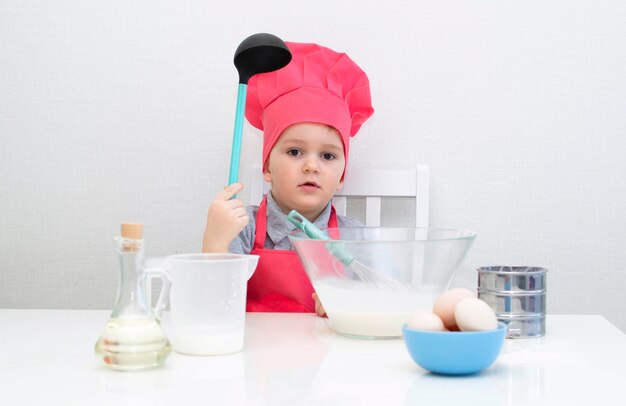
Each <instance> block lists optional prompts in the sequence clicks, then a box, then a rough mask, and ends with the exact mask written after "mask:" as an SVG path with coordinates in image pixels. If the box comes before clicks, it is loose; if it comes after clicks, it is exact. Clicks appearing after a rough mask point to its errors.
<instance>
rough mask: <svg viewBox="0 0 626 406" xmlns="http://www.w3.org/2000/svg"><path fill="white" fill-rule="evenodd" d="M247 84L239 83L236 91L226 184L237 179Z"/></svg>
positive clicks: (230, 183)
mask: <svg viewBox="0 0 626 406" xmlns="http://www.w3.org/2000/svg"><path fill="white" fill-rule="evenodd" d="M247 92H248V85H247V84H245V83H240V84H239V90H238V91H237V110H236V111H235V131H234V132H233V147H232V151H231V153H230V172H229V174H228V184H229V185H232V184H233V183H235V182H237V181H238V180H239V160H240V157H241V135H242V133H243V117H244V113H245V111H246V94H247Z"/></svg>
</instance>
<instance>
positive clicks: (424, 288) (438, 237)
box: [289, 227, 476, 338]
mask: <svg viewBox="0 0 626 406" xmlns="http://www.w3.org/2000/svg"><path fill="white" fill-rule="evenodd" d="M323 231H324V232H325V233H327V234H328V235H329V236H331V238H332V239H333V241H326V240H313V239H310V238H309V237H307V235H306V234H304V233H303V232H302V231H295V232H293V233H291V234H290V235H289V239H290V241H291V244H292V245H293V247H294V249H295V251H296V252H297V254H298V257H299V258H300V261H301V262H302V264H303V265H304V270H305V271H306V273H307V275H308V276H309V279H310V280H311V283H312V284H313V287H314V288H315V291H316V292H317V294H318V295H319V298H320V301H321V302H322V305H323V306H324V309H325V310H326V313H327V315H328V322H329V325H330V327H331V328H332V329H333V330H334V331H336V332H337V333H339V334H342V335H346V336H352V337H359V338H398V337H402V326H403V325H404V324H405V323H406V322H407V321H408V319H409V318H410V317H411V315H413V314H415V313H416V312H419V311H432V306H433V303H434V301H435V298H436V297H437V296H438V295H439V294H440V293H441V292H443V291H444V290H446V289H447V288H448V286H449V284H450V282H451V281H452V278H453V277H454V274H455V272H456V270H457V269H458V267H459V265H460V264H461V262H462V261H463V259H464V258H465V255H466V254H467V252H468V251H469V249H470V247H471V245H472V243H473V242H474V239H475V238H476V233H474V232H471V231H465V230H456V229H445V228H383V227H357V228H330V229H325V230H323Z"/></svg>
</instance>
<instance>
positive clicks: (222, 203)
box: [202, 182, 250, 252]
mask: <svg viewBox="0 0 626 406" xmlns="http://www.w3.org/2000/svg"><path fill="white" fill-rule="evenodd" d="M241 189H243V185H242V184H241V183H238V182H237V183H233V184H232V185H229V186H228V187H226V188H224V190H223V191H222V192H220V193H218V195H217V196H216V197H215V200H213V203H211V206H210V207H209V213H208V214H207V220H206V227H205V229H204V239H203V241H202V251H203V252H228V246H229V245H230V243H231V242H232V241H233V240H234V239H235V237H236V236H237V234H239V233H240V232H241V230H243V228H244V227H245V226H246V225H247V224H248V222H249V221H250V219H249V218H248V214H247V213H246V209H245V207H244V206H243V202H242V201H241V200H239V199H232V200H231V198H232V197H233V196H234V195H235V194H237V193H238V192H239V191H240V190H241Z"/></svg>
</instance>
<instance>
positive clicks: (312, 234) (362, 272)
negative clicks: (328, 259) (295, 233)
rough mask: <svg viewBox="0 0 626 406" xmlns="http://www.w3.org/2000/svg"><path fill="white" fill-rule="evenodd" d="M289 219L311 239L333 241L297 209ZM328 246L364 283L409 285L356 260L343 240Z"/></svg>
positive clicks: (390, 285) (395, 286)
mask: <svg viewBox="0 0 626 406" xmlns="http://www.w3.org/2000/svg"><path fill="white" fill-rule="evenodd" d="M287 219H288V220H289V221H290V222H291V223H293V224H294V225H295V226H296V227H298V229H300V230H301V231H303V232H304V234H306V236H307V237H309V238H311V239H315V240H330V241H332V240H331V238H330V237H329V236H327V235H326V234H325V233H324V232H323V231H322V230H320V229H319V228H317V226H315V225H314V224H313V223H311V222H310V221H309V220H307V219H306V218H305V217H304V216H303V215H302V214H300V213H298V212H297V211H296V210H292V211H291V212H290V213H289V214H288V215H287ZM326 248H327V249H328V251H329V252H330V253H331V254H332V256H333V257H335V258H337V259H338V260H339V261H340V262H341V263H342V264H344V265H345V266H347V267H349V268H350V270H352V271H353V272H354V273H355V274H356V275H357V276H358V277H359V278H360V279H361V280H362V281H363V282H364V283H366V284H370V285H374V286H376V287H383V286H384V287H386V288H392V289H403V290H404V289H407V286H405V285H403V284H402V283H400V282H398V281H397V280H395V279H393V278H389V277H387V276H385V275H381V274H380V273H378V272H376V271H374V270H373V269H371V268H370V267H368V266H367V265H365V264H364V263H362V262H360V261H358V260H356V259H355V258H354V257H353V256H352V255H351V254H350V253H349V252H348V250H347V249H346V248H345V245H344V244H342V243H341V242H334V241H333V242H329V243H327V244H326Z"/></svg>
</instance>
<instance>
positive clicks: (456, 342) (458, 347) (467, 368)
mask: <svg viewBox="0 0 626 406" xmlns="http://www.w3.org/2000/svg"><path fill="white" fill-rule="evenodd" d="M402 335H403V336H404V343H405V344H406V348H407V349H408V350H409V354H411V358H413V360H414V361H415V362H416V363H417V364H418V365H419V366H421V367H422V368H424V369H427V370H429V371H431V372H434V373H436V374H444V375H468V374H475V373H477V372H480V371H482V370H483V369H485V368H487V367H488V366H490V365H491V364H493V362H494V361H495V360H496V358H498V354H500V350H501V349H502V345H503V344H504V339H505V337H506V324H504V323H500V322H499V323H498V328H497V329H495V330H488V331H427V330H415V329H412V328H409V327H407V325H406V324H405V325H404V326H403V327H402Z"/></svg>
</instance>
